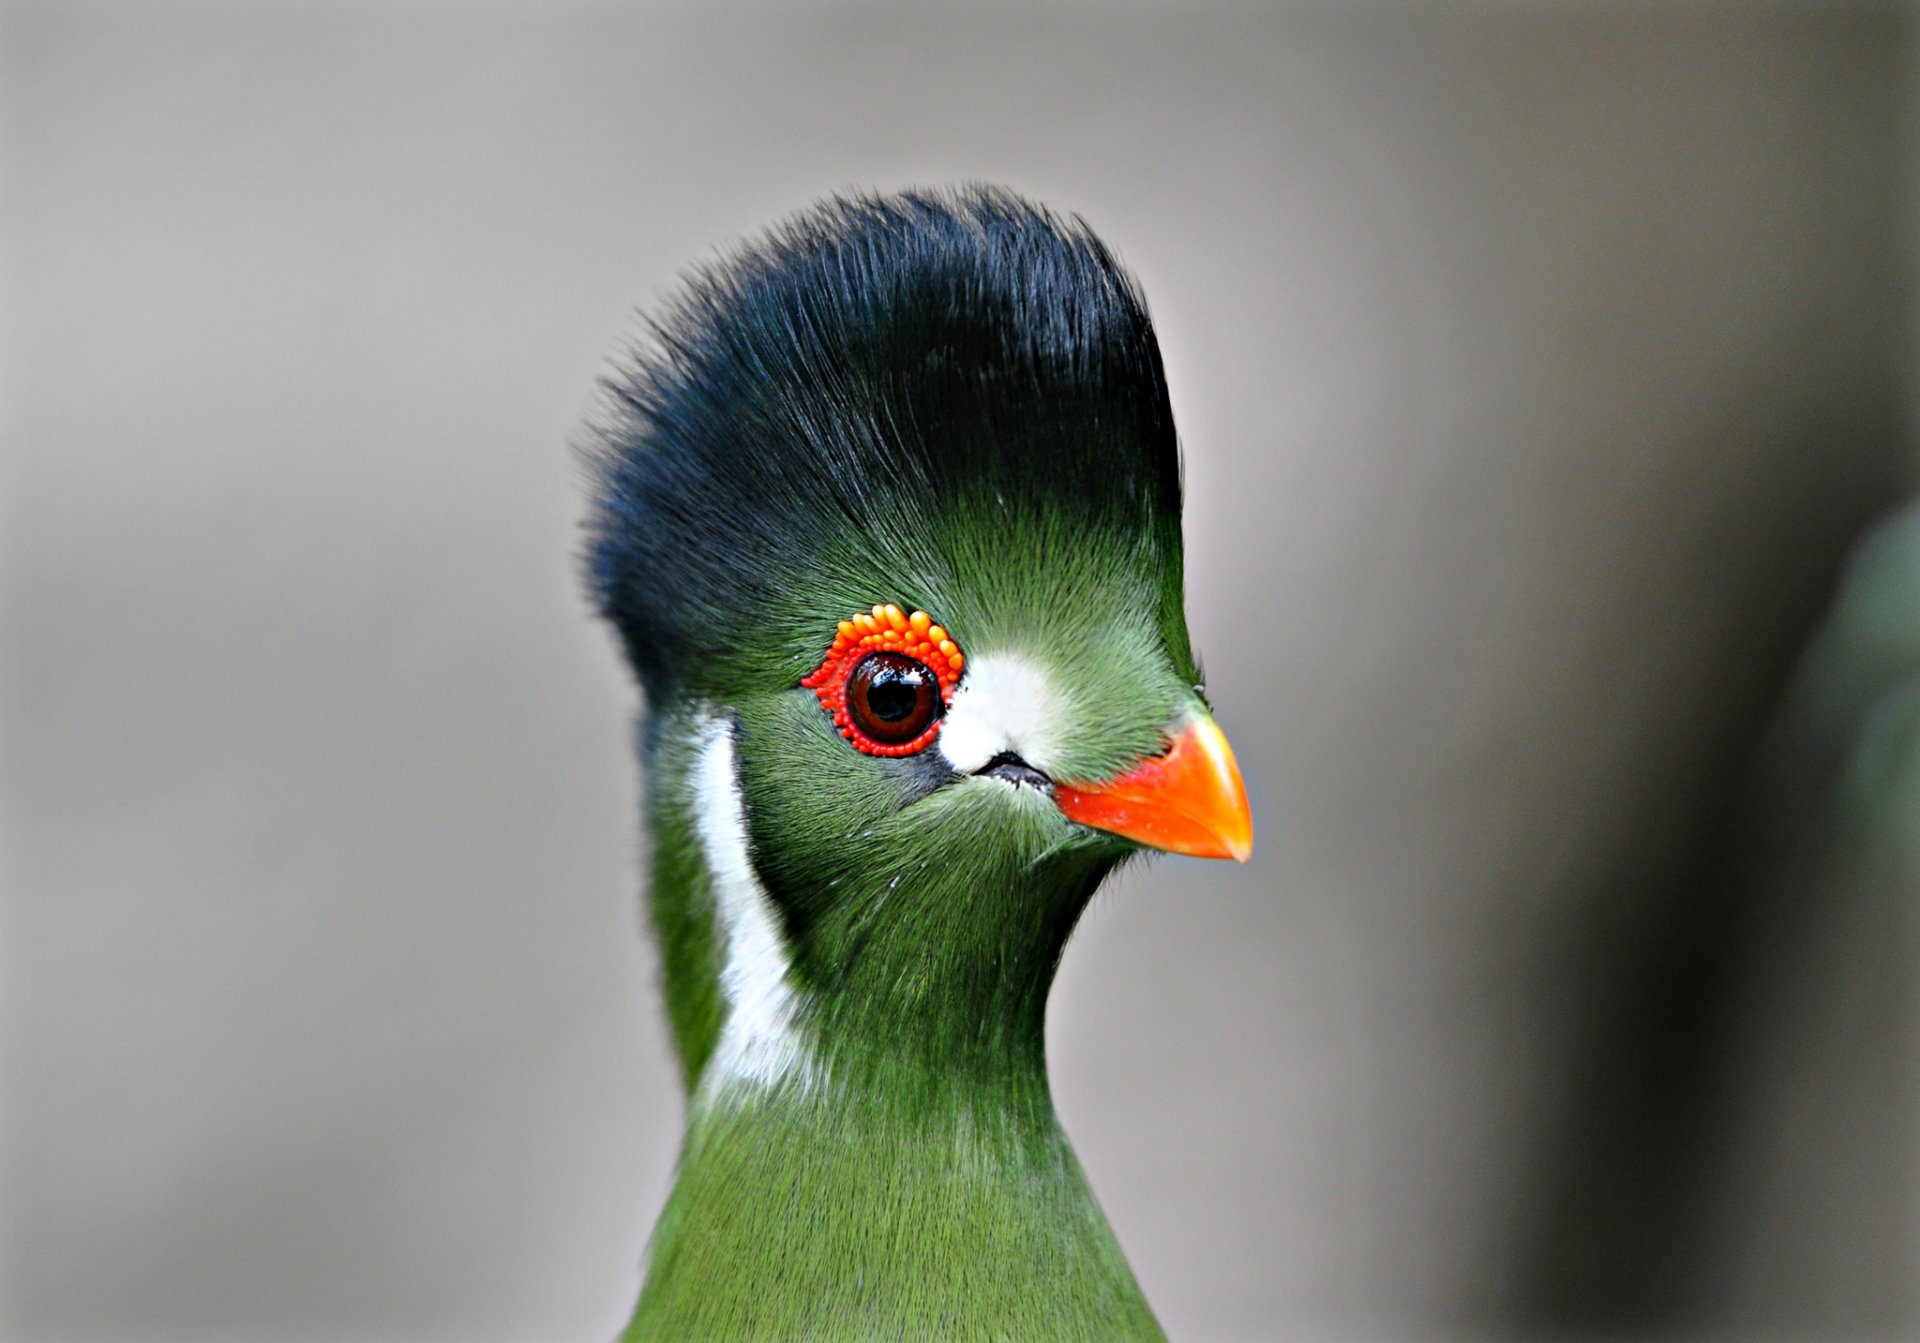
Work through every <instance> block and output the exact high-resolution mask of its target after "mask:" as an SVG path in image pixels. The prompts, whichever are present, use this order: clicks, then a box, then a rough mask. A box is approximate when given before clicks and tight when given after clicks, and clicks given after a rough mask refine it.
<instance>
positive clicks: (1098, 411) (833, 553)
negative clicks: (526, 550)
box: [586, 188, 1191, 703]
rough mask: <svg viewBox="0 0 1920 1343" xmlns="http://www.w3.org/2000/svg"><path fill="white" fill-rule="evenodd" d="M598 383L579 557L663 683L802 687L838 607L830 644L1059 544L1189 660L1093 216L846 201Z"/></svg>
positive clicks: (709, 284) (1149, 359)
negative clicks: (886, 609)
mask: <svg viewBox="0 0 1920 1343" xmlns="http://www.w3.org/2000/svg"><path fill="white" fill-rule="evenodd" d="M605 388H606V393H607V395H606V397H605V399H604V404H603V408H602V411H601V413H600V415H599V417H598V422H597V424H596V425H595V427H594V430H595V440H596V441H595V442H594V443H593V445H592V446H591V447H590V449H589V454H588V455H589V460H590V463H591V466H592V470H593V474H594V482H595V487H596V488H595V505H594V512H593V515H592V518H591V520H590V522H589V526H588V530H589V538H588V544H587V554H586V560H587V565H586V567H587V575H588V579H589V583H590V586H591V588H592V591H593V594H594V596H595V598H596V600H597V603H598V605H599V608H600V610H601V612H602V613H603V614H604V615H605V616H606V617H607V618H608V619H609V620H611V621H612V623H613V624H614V625H615V626H616V627H617V628H618V630H619V632H620V634H621V637H622V640H623V642H624V644H625V647H626V650H627V653H628V656H629V658H630V659H631V661H632V663H633V665H634V667H635V669H636V671H637V673H638V674H639V677H640V679H641V681H642V684H643V685H644V687H645V689H646V691H647V693H648V696H649V698H650V699H652V700H653V701H655V702H656V703H658V702H660V701H662V700H663V699H665V698H668V697H671V696H673V695H675V694H678V693H682V692H685V691H694V692H698V693H703V694H717V695H724V694H726V693H727V692H728V691H729V690H730V689H732V688H733V687H736V686H740V685H745V684H754V685H772V684H776V683H780V682H782V681H785V682H787V683H791V682H792V681H796V680H797V679H798V677H799V676H800V675H804V674H805V673H806V672H807V671H809V670H811V669H812V667H813V666H814V665H816V664H817V662H818V660H819V657H820V654H821V651H822V648H821V643H820V640H821V636H822V633H823V631H822V628H821V625H820V621H821V619H822V616H821V615H820V613H821V612H826V613H829V614H828V616H827V617H826V618H827V620H828V623H827V624H826V626H825V629H824V634H825V636H826V637H827V638H829V639H830V638H831V636H832V632H833V626H832V623H831V622H832V620H834V619H837V618H838V617H839V616H840V614H841V613H842V612H844V611H845V610H848V609H860V608H862V607H865V606H867V605H868V604H870V603H872V602H874V601H877V600H888V599H894V600H899V601H903V602H911V603H914V604H917V605H921V606H925V607H926V608H927V609H929V610H934V611H936V612H941V611H944V610H947V609H949V607H948V606H943V605H942V604H941V598H942V596H943V595H949V594H951V593H952V592H954V591H955V590H962V591H977V590H979V589H980V588H982V587H984V586H992V585H993V584H996V583H999V584H1004V583H1007V582H1014V581H1017V580H1018V577H1019V575H1020V574H1022V573H1031V571H1034V570H1036V569H1048V568H1050V567H1052V566H1054V565H1056V564H1062V565H1065V572H1064V574H1063V575H1054V576H1053V577H1052V578H1050V579H1049V581H1050V582H1051V583H1052V590H1054V591H1056V592H1064V593H1066V594H1068V595H1071V594H1073V593H1075V592H1076V591H1077V592H1082V593H1084V592H1090V591H1105V590H1107V589H1109V588H1112V587H1114V586H1115V585H1119V586H1122V587H1125V588H1127V589H1128V594H1127V595H1128V596H1129V597H1130V598H1131V599H1132V600H1134V601H1135V602H1136V604H1138V599H1139V598H1141V597H1145V598H1146V599H1147V600H1146V604H1147V605H1148V606H1149V607H1150V608H1152V609H1154V610H1156V611H1158V613H1159V616H1158V621H1159V624H1160V625H1161V626H1162V627H1163V628H1162V630H1161V633H1160V636H1156V637H1157V638H1164V642H1165V644H1166V645H1167V646H1168V647H1169V648H1170V649H1172V650H1173V651H1174V653H1175V657H1176V660H1177V661H1190V656H1191V655H1190V654H1189V653H1187V652H1186V637H1185V625H1184V619H1183V617H1182V616H1181V614H1180V591H1179V562H1180V541H1179V516H1180V468H1179V457H1178V449H1177V444H1176V441H1175V436H1174V429H1173V420H1172V414H1171V411H1170V409H1169V406H1168V400H1167V391H1166V382H1165V377H1164V374H1163V371H1162V367H1161V362H1160V355H1159V350H1158V347H1157V345H1156V342H1155V339H1154V334H1153V326H1152V323H1151V321H1150V320H1149V318H1148V315H1147V311H1146V307H1145V304H1144V302H1143V301H1142V299H1141V297H1140V294H1139V291H1138V289H1137V288H1136V286H1135V285H1134V283H1133V281H1132V280H1131V279H1130V278H1129V277H1128V275H1127V274H1126V272H1125V271H1124V270H1122V269H1121V267H1120V265H1119V263H1118V262H1116V261H1115V259H1114V258H1113V256H1112V254H1111V253H1110V252H1109V251H1108V250H1107V248H1106V247H1105V246H1104V245H1103V244H1102V243H1101V242H1100V241H1099V239H1097V238H1096V237H1095V236H1094V235H1093V234H1092V233H1091V232H1090V231H1089V230H1088V229H1087V227H1086V226H1085V225H1084V224H1082V223H1081V222H1080V221H1078V220H1077V219H1071V218H1064V217H1061V216H1059V215H1055V214H1053V213H1051V212H1049V211H1047V210H1045V209H1043V208H1041V207H1039V206H1036V205H1033V204H1030V203H1028V202H1026V201H1024V200H1022V199H1020V198H1019V197H1017V196H1014V195H1012V194H1011V193H1008V192H1006V191H1002V190H997V189H992V188H973V189H969V190H966V191H961V192H955V193H942V192H907V193H903V194H900V195H893V196H872V195H850V196H843V197H836V198H833V199H830V200H828V201H826V202H824V203H822V204H820V205H817V206H815V207H814V208H812V209H810V210H808V211H806V212H804V213H802V214H799V215H797V216H795V217H793V218H792V219H790V220H789V221H787V222H786V223H785V224H783V225H781V226H779V227H777V228H775V229H773V230H772V231H771V232H770V233H768V234H767V235H765V236H764V237H763V238H761V239H759V240H758V241H756V242H753V243H750V244H747V245H745V246H741V247H738V248H736V249H735V250H734V251H732V252H731V253H730V254H728V255H724V256H722V257H721V258H720V259H719V260H717V261H715V262H714V263H712V264H710V265H708V266H706V267H704V268H703V269H701V270H699V271H698V272H696V273H695V274H693V275H692V276H691V277H690V278H689V279H688V280H687V282H686V284H685V286H684V288H683V289H682V291H681V293H680V294H679V296H678V298H677V299H675V300H674V301H673V302H672V303H671V304H670V305H669V306H668V307H667V309H666V311H665V313H664V315H663V316H661V317H660V318H658V319H657V320H656V321H655V322H653V323H652V324H651V333H650V339H649V340H647V341H646V342H645V343H644V344H643V345H642V346H641V347H640V348H639V349H637V350H636V351H635V352H634V353H633V356H632V359H631V362H630V363H628V364H627V365H626V366H624V367H622V368H620V369H619V370H618V371H617V372H616V373H615V374H614V375H613V376H612V377H610V378H609V379H607V381H606V383H605ZM1076 566H1078V567H1077V568H1076ZM880 584H883V585H884V590H876V585H880ZM949 600H950V601H951V600H954V599H952V598H951V597H949ZM741 629H751V630H753V631H754V632H755V634H756V636H757V637H755V638H752V639H741V638H731V637H729V631H738V630H741Z"/></svg>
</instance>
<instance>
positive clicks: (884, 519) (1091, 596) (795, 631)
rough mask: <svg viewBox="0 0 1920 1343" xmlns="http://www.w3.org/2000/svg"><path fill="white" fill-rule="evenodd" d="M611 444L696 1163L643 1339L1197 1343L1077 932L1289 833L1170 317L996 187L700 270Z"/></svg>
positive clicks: (664, 956)
mask: <svg viewBox="0 0 1920 1343" xmlns="http://www.w3.org/2000/svg"><path fill="white" fill-rule="evenodd" d="M610 368H611V371H610V372H609V373H608V374H607V375H606V376H605V377H604V378H603V379H602V383H601V393H600V397H599V400H598V401H597V402H596V404H595V409H594V410H593V411H592V412H591V414H590V415H589V418H588V430H587V432H586V433H585V435H584V436H583V456H584V459H585V462H586V468H587V479H588V482H589V483H588V487H587V488H588V492H589V493H590V496H591V500H590V506H589V512H588V516H587V520H586V522H585V525H584V543H583V559H582V568H583V571H584V574H585V581H586V584H587V586H588V588H589V592H590V598H591V601H592V602H593V604H594V606H595V608H596V610H597V612H598V614H599V615H600V616H602V617H604V619H605V620H606V621H607V622H609V623H610V625H611V627H612V629H613V631H614V633H615V637H616V642H617V643H618V644H619V645H620V647H621V648H622V650H623V651H624V654H625V656H626V658H627V660H628V662H629V663H630V664H631V668H632V671H633V673H634V675H635V677H636V679H637V681H638V683H639V689H640V691H641V698H642V702H643V705H644V708H643V709H642V711H641V714H640V716H639V719H638V727H637V730H636V739H637V749H638V753H639V755H640V758H641V759H640V765H641V777H642V780H643V790H642V796H641V801H640V806H641V810H642V813H643V818H644V828H645V830H646V832H647V838H648V846H647V855H648V856H647V858H646V859H645V860H644V861H645V864H646V867H647V869H648V870H647V880H646V885H647V907H648V910H649V914H650V921H651V925H652V931H653V933H654V935H655V936H656V937H657V940H658V945H659V950H660V977H661V986H662V990H663V994H664V998H665V1002H666V1015H667V1020H668V1024H669V1026H670V1029H671V1033H672V1037H673V1041H674V1045H675V1048H676V1051H677V1055H678V1061H679V1065H680V1082H681V1083H682V1085H683V1086H684V1090H685V1100H686V1128H685V1135H684V1139H683V1142H682V1146H681V1149H680V1154H679V1157H678V1162H677V1165H676V1168H675V1172H674V1180H673V1184H672V1188H671V1190H670V1192H669V1194H668V1196H667V1199H666V1202H665V1206H664V1207H663V1209H662V1210H661V1212H660V1214H659V1217H658V1221H657V1223H656V1224H655V1227H654V1230H653V1233H652V1235H651V1237H650V1238H649V1240H648V1242H647V1247H646V1249H645V1251H644V1262H643V1264H642V1266H641V1267H642V1279H643V1282H642V1286H641V1288H640V1292H639V1296H638V1301H637V1305H636V1306H635V1308H634V1311H633V1314H632V1316H631V1320H630V1323H629V1324H628V1326H627V1329H626V1332H625V1333H624V1334H623V1337H624V1338H627V1339H682V1338H685V1339H786V1338H795V1339H797V1338H806V1339H814V1340H833V1339H867V1338H889V1339H900V1338H909V1339H919V1338H928V1339H934V1338H938V1339H1019V1340H1049V1339H1098V1340H1103V1341H1107V1343H1113V1341H1116V1340H1129V1339H1155V1338H1161V1337H1163V1336H1164V1335H1163V1333H1162V1330H1161V1327H1160V1325H1159V1323H1158V1321H1157V1317H1156V1316H1155V1314H1154V1311H1153V1309H1152V1307H1151V1306H1150V1305H1149V1304H1148V1302H1147V1300H1146V1298H1145V1296H1144V1295H1143V1293H1142V1291H1141V1288H1140V1286H1139V1284H1138V1282H1137V1280H1136V1278H1135V1276H1134V1274H1133V1272H1132V1270H1131V1269H1130V1268H1129V1266H1128V1264H1127V1261H1126V1258H1125V1256H1124V1254H1123V1252H1122V1250H1121V1247H1120V1245H1119V1242H1118V1240H1117V1238H1116V1236H1115V1234H1114V1232H1113V1230H1112V1228H1111V1227H1110V1225H1109V1223H1108V1221H1107V1219H1106V1217H1105V1216H1104V1214H1103V1213H1102V1211H1101V1209H1100V1206H1099V1203H1098V1201H1097V1200H1096V1198H1095V1196H1094V1194H1093V1192H1092V1189H1091V1187H1090V1185H1089V1182H1088V1180H1087V1177H1086V1175H1085V1173H1084V1172H1083V1170H1082V1167H1081V1165H1080V1163H1079V1161H1078V1160H1077V1158H1076V1157H1075V1155H1074V1152H1073V1149H1072V1147H1071V1145H1070V1143H1069V1141H1068V1138H1067V1135H1066V1133H1065V1131H1064V1129H1063V1128H1062V1125H1061V1122H1060V1120H1059V1118H1058V1116H1057V1115H1056V1112H1055V1109H1054V1105H1053V1101H1052V1097H1051V1094H1050V1090H1049V1084H1048V1078H1047V1063H1046V1052H1045V1043H1044V1035H1045V1011H1046V1001H1047V996H1048V991H1049V988H1050V986H1051V984H1052V981H1053V978H1054V973H1055V969H1056V967H1057V966H1058V964H1059V961H1060V957H1061V954H1062V951H1063V949H1064V947H1065V946H1066V944H1067V940H1068V937H1069V935H1070V934H1071V933H1072V931H1073V929H1074V925H1075V923H1076V921H1077V920H1078V919H1079V917H1080V915H1081V913H1082V911H1083V910H1085V908H1086V907H1087V904H1088V901H1089V900H1090V899H1091V897H1092V896H1093V894H1094V892H1095V890H1096V889H1097V888H1098V887H1099V886H1100V885H1101V883H1102V881H1103V880H1105V879H1106V878H1107V877H1108V875H1109V874H1111V873H1112V872H1113V871H1114V870H1115V869H1116V868H1117V867H1119V866H1120V865H1122V864H1124V863H1126V862H1128V861H1129V860H1130V859H1132V858H1134V857H1136V856H1138V855H1141V854H1143V853H1145V852H1148V851H1162V852H1169V853H1175V854H1186V855H1192V856H1197V857H1206V858H1227V859H1237V860H1240V861H1242V862H1244V861H1246V860H1247V858H1248V856H1249V854H1250V853H1251V850H1252V843H1253V826H1252V818H1251V812H1250V810H1249V806H1248V801H1247V794H1246V788H1245V785H1244V783H1243V780H1242V776H1241V773H1240V769H1239V766H1238V764H1237V762H1236V760H1235V757H1234V754H1233V751H1232V748H1231V747H1230V746H1229V745H1228V742H1227V739H1226V737H1225V735H1224V734H1223V732H1222V730H1221V728H1220V727H1219V726H1218V724H1217V723H1216V721H1215V718H1214V715H1213V712H1212V709H1211V707H1210V702H1209V700H1208V698H1207V693H1206V689H1205V686H1204V682H1203V680H1202V677H1201V671H1200V665H1199V662H1198V660H1197V659H1196V657H1195V654H1194V652H1193V648H1192V644H1191V641H1190V638H1189V633H1188V628H1187V620H1186V612H1185V605H1184V584H1183V575H1182V532H1181V495H1182V467H1181V455H1180V445H1179V441H1178V439H1177V436H1176V433H1175V428H1174V422H1173V415H1172V410H1171V405H1170V401H1169V397H1168V389H1167V379H1166V375H1165V371H1164V367H1163V363H1162V359H1161V355H1160V350H1159V345H1158V342H1157V338H1156V336H1155V332H1154V327H1153V323H1152V321H1151V320H1150V318H1149V315H1148V311H1147V307H1146V303H1145V300H1144V298H1143V297H1142V294H1141V290H1140V287H1139V285H1138V283H1137V282H1136V281H1135V280H1134V279H1133V277H1132V276H1131V275H1130V273H1129V272H1128V271H1127V270H1126V269H1124V268H1123V267H1122V265H1121V264H1120V263H1119V261H1118V260H1117V259H1116V257H1115V255H1114V253H1113V252H1112V251H1111V250H1110V249H1109V248H1108V247H1107V246H1106V245H1105V244H1103V243H1102V242H1101V241H1100V239H1099V238H1098V237H1097V236H1096V235H1095V234H1094V232H1093V231H1092V230H1091V228H1090V227H1088V226H1087V225H1086V224H1085V222H1084V221H1082V220H1081V219H1080V218H1078V217H1077V216H1070V215H1063V214H1060V213H1057V212H1055V211H1053V210H1051V209H1049V208H1047V207H1045V206H1042V205H1039V204H1036V203H1034V202H1032V201H1031V200H1029V199H1027V198H1025V197H1022V196H1020V195H1017V194H1015V193H1013V192H1012V191H1009V190H1007V189H1004V188H999V187H993V186H986V185H977V184H976V185H967V186H960V187H947V188H928V189H917V190H908V191H902V192H898V193H894V194H881V193H874V192H847V193H842V194H839V195H834V196H831V197H828V198H826V199H824V200H821V201H819V202H817V203H815V204H814V205H812V206H810V207H808V208H806V209H804V210H802V211H800V212H799V213H797V214H794V215H791V216H789V217H787V218H786V219H785V220H784V221H782V222H780V223H777V224H775V225H773V226H772V227H770V228H769V229H767V230H766V231H765V232H764V233H763V234H760V235H758V236H756V237H753V238H751V239H748V240H746V241H743V242H737V243H735V244H733V245H731V246H730V247H728V248H725V249H722V250H720V251H719V252H717V253H716V255H715V256H714V257H713V258H712V259H710V260H709V261H707V262H706V263H704V264H702V265H699V266H697V267H696V268H695V269H693V270H692V271H690V272H689V273H688V274H687V275H685V276H683V277H682V281H681V283H680V285H679V288H678V289H677V290H676V291H675V292H674V293H673V294H672V296H671V297H670V298H668V299H667V300H665V301H664V303H663V305H662V306H661V308H660V309H659V310H658V311H657V312H656V313H655V314H654V315H653V316H652V317H650V318H649V319H647V321H646V323H645V325H644V327H643V329H642V334H641V335H640V336H638V337H636V338H635V339H634V340H633V341H631V342H630V343H629V345H628V346H627V347H626V348H625V349H623V350H622V351H621V352H620V353H618V354H617V355H616V356H615V358H614V359H613V360H612V361H611V364H610Z"/></svg>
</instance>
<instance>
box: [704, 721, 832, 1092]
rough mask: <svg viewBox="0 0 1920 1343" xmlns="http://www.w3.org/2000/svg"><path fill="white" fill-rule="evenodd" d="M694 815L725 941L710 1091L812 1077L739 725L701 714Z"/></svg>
mask: <svg viewBox="0 0 1920 1343" xmlns="http://www.w3.org/2000/svg"><path fill="white" fill-rule="evenodd" d="M694 738H695V744H694V750H695V762H694V767H693V792H694V817H695V826H696V829H697V830H698V832H699V836H700V848H701V851H702V852H703V853H704V854H705V856H706V860H707V872H708V874H709V876H710V877H711V878H712V882H713V904H714V915H715V920H716V923H717V925H718V926H717V927H716V929H715V931H716V932H718V933H719V934H720V936H721V939H722V940H723V941H724V942H725V944H726V964H725V966H724V967H723V968H722V969H721V971H720V991H721V993H722V995H723V996H724V997H725V998H726V1001H727V1020H726V1024H725V1025H724V1026H723V1027H722V1028H721V1031H720V1039H719V1042H718V1043H717V1044H716V1045H715V1047H714V1051H713V1056H712V1057H711V1058H710V1059H708V1060H707V1066H706V1068H705V1070H704V1071H703V1072H702V1073H701V1077H700V1090H701V1091H702V1092H703V1093H705V1094H708V1095H711V1094H713V1093H714V1092H716V1091H718V1090H720V1089H723V1088H725V1087H726V1086H727V1085H728V1084H729V1083H732V1082H746V1083H751V1084H754V1085H758V1086H768V1085H771V1084H772V1083H774V1082H777V1081H780V1080H781V1079H782V1078H785V1077H787V1076H789V1075H790V1074H794V1073H796V1072H797V1073H798V1074H799V1075H800V1079H801V1080H802V1081H805V1080H807V1077H808V1074H809V1072H810V1066H811V1065H810V1062H809V1059H808V1057H807V1049H806V1044H805V1042H804V1041H803V1040H802V1039H801V1038H800V1034H799V1031H798V1029H797V1028H796V1026H795V1014H796V1011H797V1009H798V1007H799V1005H800V1004H799V995H798V994H797V993H796V992H795V990H794V988H793V985H792V984H791V983H790V982H789V981H788V978H787V972H788V969H789V968H790V967H789V964H788V960H787V951H786V946H785V944H784V942H783V941H782V940H781V936H780V930H779V927H778V925H777V924H776V923H775V917H774V908H773V901H772V899H771V898H770V897H769V896H768V895H767V892H766V888H765V887H763V886H762V885H761V884H760V878H759V876H758V875H757V874H756V873H755V872H754V870H753V861H752V859H751V857H750V856H749V855H748V852H747V818H746V811H745V809H744V807H743V806H742V804H741V800H740V776H739V771H738V769H737V768H736V766H735V760H734V742H733V723H732V721H731V720H730V719H727V718H725V717H722V716H720V715H716V714H713V713H709V712H704V711H703V712H702V713H700V714H699V715H698V716H697V717H696V718H695V719H694Z"/></svg>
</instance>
